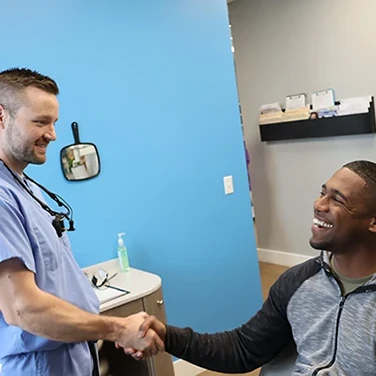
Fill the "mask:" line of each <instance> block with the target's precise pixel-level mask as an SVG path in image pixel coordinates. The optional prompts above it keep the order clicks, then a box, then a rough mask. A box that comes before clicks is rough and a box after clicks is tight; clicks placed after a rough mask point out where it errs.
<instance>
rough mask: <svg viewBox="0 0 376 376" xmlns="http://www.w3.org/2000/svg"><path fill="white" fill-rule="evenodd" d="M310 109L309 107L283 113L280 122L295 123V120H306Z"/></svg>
mask: <svg viewBox="0 0 376 376" xmlns="http://www.w3.org/2000/svg"><path fill="white" fill-rule="evenodd" d="M309 115H310V109H309V106H305V107H301V108H297V109H292V110H288V109H286V111H285V112H284V114H283V116H282V121H295V120H306V119H308V118H309Z"/></svg>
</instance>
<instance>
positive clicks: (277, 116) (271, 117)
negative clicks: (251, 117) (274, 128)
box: [259, 103, 283, 124]
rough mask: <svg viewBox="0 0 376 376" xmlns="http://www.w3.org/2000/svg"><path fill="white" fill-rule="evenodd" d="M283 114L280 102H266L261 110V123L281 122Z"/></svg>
mask: <svg viewBox="0 0 376 376" xmlns="http://www.w3.org/2000/svg"><path fill="white" fill-rule="evenodd" d="M282 114H283V112H282V109H281V106H280V104H279V103H271V104H264V105H262V106H261V107H260V110H259V124H271V123H280V122H281V121H282Z"/></svg>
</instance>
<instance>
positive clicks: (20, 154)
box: [5, 121, 44, 164]
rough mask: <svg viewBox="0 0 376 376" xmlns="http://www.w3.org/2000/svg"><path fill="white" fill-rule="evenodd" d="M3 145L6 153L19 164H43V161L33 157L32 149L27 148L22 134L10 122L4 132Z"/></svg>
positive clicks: (12, 122) (13, 123)
mask: <svg viewBox="0 0 376 376" xmlns="http://www.w3.org/2000/svg"><path fill="white" fill-rule="evenodd" d="M5 145H7V146H6V149H7V152H8V153H9V154H10V155H12V156H13V158H15V159H16V160H17V161H19V162H22V163H26V164H29V163H31V164H43V163H44V161H41V160H40V159H39V158H37V157H36V156H35V155H34V152H33V148H32V147H28V145H27V142H26V141H25V140H24V137H23V134H22V132H20V130H19V128H18V127H17V125H16V124H15V122H14V121H11V123H10V124H9V125H8V129H7V131H6V132H5Z"/></svg>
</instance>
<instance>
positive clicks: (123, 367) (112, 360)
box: [99, 299, 154, 376]
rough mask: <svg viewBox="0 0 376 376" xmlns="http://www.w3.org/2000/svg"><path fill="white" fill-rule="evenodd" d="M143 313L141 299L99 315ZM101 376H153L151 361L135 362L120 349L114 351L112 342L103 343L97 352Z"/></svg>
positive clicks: (123, 315)
mask: <svg viewBox="0 0 376 376" xmlns="http://www.w3.org/2000/svg"><path fill="white" fill-rule="evenodd" d="M141 311H144V304H143V301H142V299H138V300H135V301H133V302H130V303H127V304H124V305H122V306H119V307H116V308H113V309H110V310H108V311H105V312H102V313H101V315H105V316H116V317H127V316H130V315H133V314H135V313H138V312H141ZM99 360H100V365H101V376H108V375H111V376H153V369H154V368H153V367H154V366H153V361H152V360H151V359H147V360H142V361H136V360H134V359H133V358H132V357H131V356H128V355H125V354H124V352H123V350H122V349H116V348H115V345H114V344H113V343H112V342H108V341H104V343H103V346H102V348H101V349H100V351H99ZM105 369H106V370H105Z"/></svg>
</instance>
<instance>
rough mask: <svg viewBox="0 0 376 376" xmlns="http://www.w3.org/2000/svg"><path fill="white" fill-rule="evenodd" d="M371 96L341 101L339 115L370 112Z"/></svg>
mask: <svg viewBox="0 0 376 376" xmlns="http://www.w3.org/2000/svg"><path fill="white" fill-rule="evenodd" d="M371 101H372V98H371V96H366V97H357V98H347V99H341V102H340V103H341V104H340V105H339V106H338V111H337V113H338V115H340V116H341V115H353V114H363V113H367V112H368V111H369V107H370V102H371Z"/></svg>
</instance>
